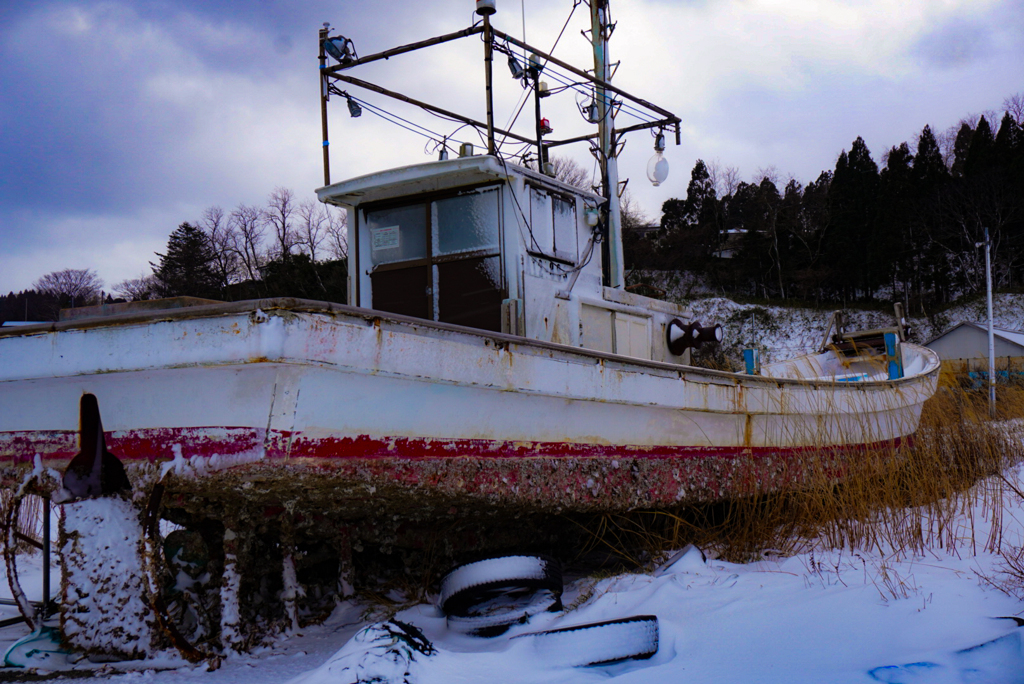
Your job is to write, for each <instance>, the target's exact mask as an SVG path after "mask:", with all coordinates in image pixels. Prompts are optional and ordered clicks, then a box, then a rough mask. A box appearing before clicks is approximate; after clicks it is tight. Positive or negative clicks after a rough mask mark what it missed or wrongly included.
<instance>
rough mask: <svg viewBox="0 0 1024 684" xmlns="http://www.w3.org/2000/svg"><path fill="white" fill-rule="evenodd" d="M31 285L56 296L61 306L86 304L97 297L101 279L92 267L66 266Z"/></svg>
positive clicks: (37, 289) (92, 301) (93, 301)
mask: <svg viewBox="0 0 1024 684" xmlns="http://www.w3.org/2000/svg"><path fill="white" fill-rule="evenodd" d="M32 287H33V288H34V289H35V290H36V291H38V292H42V293H44V294H48V295H50V296H51V297H54V298H56V299H57V300H58V302H59V303H60V305H61V306H64V305H65V304H68V305H70V306H72V307H74V306H86V305H89V304H93V303H95V301H96V300H97V299H98V298H99V296H100V288H102V287H103V281H102V280H101V279H100V277H99V276H98V275H96V272H95V271H93V270H92V269H87V268H83V269H75V268H66V269H64V270H63V271H54V272H53V273H47V274H46V275H44V276H43V277H42V278H40V279H39V280H37V281H36V282H35V284H34V285H33V286H32Z"/></svg>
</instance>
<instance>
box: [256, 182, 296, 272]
mask: <svg viewBox="0 0 1024 684" xmlns="http://www.w3.org/2000/svg"><path fill="white" fill-rule="evenodd" d="M294 216H295V193H293V192H292V191H291V190H289V189H288V188H282V187H277V188H274V191H273V192H272V193H270V197H269V198H267V208H266V211H264V213H263V218H264V221H266V224H267V225H268V226H269V227H270V229H271V230H272V231H273V232H274V236H275V237H276V238H277V249H276V250H275V251H276V252H277V256H279V257H281V258H286V257H287V256H288V255H289V254H291V253H292V247H293V246H294V245H295V232H294V228H293V226H292V219H293V218H294Z"/></svg>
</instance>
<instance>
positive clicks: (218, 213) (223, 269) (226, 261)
mask: <svg viewBox="0 0 1024 684" xmlns="http://www.w3.org/2000/svg"><path fill="white" fill-rule="evenodd" d="M198 225H199V227H200V228H201V229H202V231H203V232H204V233H206V237H207V238H208V239H209V241H210V246H211V247H212V248H213V254H214V257H213V263H212V266H213V269H214V271H216V273H217V279H218V280H219V281H220V287H221V288H224V287H227V286H228V285H230V284H231V283H235V282H238V276H239V274H240V273H241V272H242V260H241V257H240V255H239V252H238V249H237V243H238V235H237V233H235V232H234V231H233V230H232V226H231V221H230V220H229V219H228V217H226V216H225V215H224V210H223V209H221V208H220V207H210V208H209V209H207V210H206V211H204V212H203V217H202V219H200V220H199V223H198Z"/></svg>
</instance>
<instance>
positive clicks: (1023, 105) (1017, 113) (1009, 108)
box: [1003, 93, 1024, 126]
mask: <svg viewBox="0 0 1024 684" xmlns="http://www.w3.org/2000/svg"><path fill="white" fill-rule="evenodd" d="M1003 109H1005V110H1006V112H1007V113H1008V114H1009V115H1010V116H1011V117H1013V120H1014V121H1016V122H1017V124H1018V125H1019V126H1024V93H1015V94H1013V95H1010V97H1008V98H1006V99H1005V100H1003Z"/></svg>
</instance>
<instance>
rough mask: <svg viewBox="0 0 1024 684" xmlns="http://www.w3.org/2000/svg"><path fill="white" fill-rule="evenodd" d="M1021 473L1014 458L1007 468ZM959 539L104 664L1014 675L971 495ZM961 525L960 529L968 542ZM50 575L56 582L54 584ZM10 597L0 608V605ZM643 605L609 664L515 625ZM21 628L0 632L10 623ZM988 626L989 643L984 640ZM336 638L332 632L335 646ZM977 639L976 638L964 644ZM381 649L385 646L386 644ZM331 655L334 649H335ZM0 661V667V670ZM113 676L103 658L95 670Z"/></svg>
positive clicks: (1008, 530) (494, 672)
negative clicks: (916, 551)
mask: <svg viewBox="0 0 1024 684" xmlns="http://www.w3.org/2000/svg"><path fill="white" fill-rule="evenodd" d="M1009 475H1010V477H1011V478H1012V479H1015V480H1016V481H1017V482H1020V481H1022V480H1024V469H1018V470H1017V471H1015V472H1012V473H1010V474H1009ZM961 525H962V533H961V537H962V539H963V542H962V543H961V545H960V546H959V547H958V548H956V549H944V550H933V551H932V552H930V553H929V554H928V555H927V556H925V557H915V558H899V557H895V556H891V555H889V556H887V555H886V554H883V553H880V552H877V551H874V552H867V551H863V550H860V551H857V550H854V551H851V550H844V551H823V550H820V549H819V550H816V551H814V552H810V551H808V552H807V553H802V554H799V555H795V556H792V557H789V558H769V559H766V560H760V561H757V562H752V563H748V564H736V563H727V562H724V561H721V560H714V559H712V560H708V561H707V562H704V561H703V560H702V559H701V557H700V554H699V553H693V552H691V553H688V554H685V555H683V556H682V557H681V558H678V559H676V561H675V562H674V563H672V564H671V565H668V566H667V567H664V566H663V567H662V568H660V569H659V570H657V571H654V572H650V573H647V574H624V575H619V576H616V577H610V578H604V579H594V578H581V579H577V580H575V581H573V582H571V583H569V584H568V585H567V587H566V594H565V596H564V603H565V605H566V606H574V607H573V608H571V609H569V610H566V611H563V612H558V613H542V614H540V615H537V616H535V617H533V618H532V619H531V622H530V624H528V625H521V626H517V627H515V628H513V630H512V631H510V632H508V633H506V634H505V635H502V636H498V637H494V638H481V637H471V636H466V635H463V634H459V633H457V632H455V631H452V630H449V629H448V628H447V627H446V624H445V619H444V617H443V615H442V614H441V612H440V611H439V610H438V609H437V608H435V607H434V606H433V605H429V604H423V605H418V606H415V607H413V608H411V609H408V610H405V611H402V612H400V613H399V614H397V615H396V616H395V618H396V619H397V620H400V621H402V622H404V623H407V624H410V625H413V626H415V627H417V628H418V629H420V630H422V632H423V634H424V636H425V637H426V639H427V640H429V642H431V644H432V645H433V648H434V649H436V653H435V654H433V655H430V656H425V655H422V654H420V653H417V652H409V653H407V655H411V656H412V658H411V662H409V660H410V659H408V658H406V659H405V660H401V662H399V663H397V664H396V663H394V662H391V663H390V664H389V663H388V662H385V661H382V659H381V654H382V653H383V654H384V655H385V656H387V654H386V653H384V652H385V651H387V650H388V649H387V648H385V647H386V646H388V645H389V643H382V642H381V641H379V640H378V641H376V642H375V641H373V638H374V637H375V636H379V634H378V633H375V632H373V631H370V632H366V633H363V634H362V636H361V637H360V638H359V639H357V640H353V641H351V642H350V640H351V639H352V637H353V636H355V635H357V634H358V633H359V632H360V630H361V629H363V628H364V627H366V626H367V625H368V624H369V622H368V621H367V620H365V619H364V608H362V607H360V606H356V605H353V604H346V605H344V606H342V607H341V608H339V609H338V610H337V611H336V612H335V614H334V615H333V616H332V617H331V618H330V619H329V620H328V621H327V622H326V623H325V624H323V625H319V626H315V627H308V628H306V629H304V630H302V633H301V635H297V636H292V637H290V638H286V639H285V638H282V639H281V640H280V641H279V642H278V643H276V644H275V645H273V646H272V647H268V648H264V649H262V650H260V651H258V652H256V653H253V654H251V655H248V656H234V657H231V658H229V659H227V661H226V662H225V663H224V664H223V665H222V666H221V668H220V669H218V670H216V671H213V672H207V671H206V669H205V667H193V666H186V667H180V666H177V667H176V668H175V669H170V670H161V671H157V670H154V669H146V668H147V667H150V668H153V667H158V666H164V667H165V666H167V665H168V663H166V662H164V663H159V662H153V663H148V664H145V663H139V664H138V665H139V667H140V669H138V670H135V671H131V672H128V673H124V674H119V675H118V678H119V679H122V680H124V681H130V682H153V683H155V684H182V683H186V682H189V683H196V684H198V683H201V684H236V683H237V684H265V683H266V684H269V683H272V682H273V683H275V684H276V683H279V682H286V681H289V680H292V679H293V678H294V682H295V684H343V683H348V682H352V681H355V680H354V677H353V676H352V672H353V671H355V670H354V669H353V668H354V667H356V668H358V667H361V668H362V672H363V674H364V676H367V677H368V676H370V675H371V674H373V673H375V672H376V673H378V674H381V675H385V674H388V673H390V674H395V675H398V676H399V678H398V679H393V680H392V679H383V680H378V681H396V682H397V681H403V679H404V678H403V677H401V675H403V673H404V671H405V670H408V671H409V673H410V674H409V676H408V681H409V682H420V683H422V684H433V683H438V684H441V683H445V684H450V683H454V682H521V683H531V682H536V683H538V684H539V683H542V682H543V683H546V682H566V683H569V684H584V683H587V682H598V681H605V680H607V679H608V678H609V677H614V680H615V681H616V682H621V683H622V684H627V683H629V682H643V683H645V684H648V683H650V682H688V681H694V682H698V681H699V682H707V681H716V682H740V681H743V682H754V681H757V682H786V683H796V682H815V683H820V682H874V681H883V682H908V683H910V682H920V683H932V684H939V683H944V682H960V681H964V682H966V681H970V682H986V681H990V682H1012V681H1020V682H1024V657H1022V654H1021V652H1022V648H1021V633H1024V628H1017V627H1016V624H1015V623H1014V622H1013V621H1011V620H1006V619H998V618H1000V617H1003V616H1013V615H1021V614H1024V604H1022V603H1021V602H1019V601H1018V600H1016V599H1014V598H1012V597H1011V596H1009V595H1007V594H1005V593H1003V592H1001V591H999V590H998V589H996V588H994V587H993V586H992V582H999V581H1000V578H1001V577H1002V575H1001V574H1000V570H999V567H1000V565H1001V563H1002V562H1003V561H1002V558H1001V557H1000V556H999V555H998V554H995V553H991V552H988V551H985V550H984V549H983V548H982V546H983V545H984V542H985V540H987V539H988V536H989V531H990V526H991V523H990V522H988V521H986V520H985V517H984V513H983V511H982V510H981V508H980V507H979V508H977V509H974V510H970V511H966V512H965V514H964V515H963V517H962V520H961ZM972 538H973V540H975V542H976V544H975V543H972V541H971V540H972ZM1003 543H1004V549H1005V548H1010V547H1012V546H1018V547H1019V546H1020V545H1021V544H1022V543H1024V502H1021V501H1020V500H1019V499H1018V498H1017V497H1016V496H1014V495H1012V494H1009V493H1007V498H1006V506H1005V508H1004V510H1003ZM19 572H20V574H21V575H22V577H23V582H24V584H25V586H26V590H27V591H28V592H29V593H30V594H33V592H38V590H39V589H38V587H39V585H40V582H39V575H40V574H41V567H40V560H39V556H38V555H36V556H33V557H27V558H25V559H24V560H23V562H22V563H21V566H20V571H19ZM55 586H57V585H56V583H55ZM13 610H14V609H13V608H6V607H5V608H4V611H5V614H11V613H12V611H13ZM645 614H651V615H656V616H657V617H658V620H659V624H660V633H661V640H660V649H659V651H658V653H657V654H656V655H655V656H654V657H653V658H651V659H650V660H646V661H636V662H627V663H622V664H618V665H612V666H599V667H589V668H571V667H565V666H560V665H558V664H557V662H556V660H557V659H556V658H554V657H553V656H552V654H550V653H549V654H546V655H545V654H544V653H543V652H542V651H541V650H539V648H538V647H537V644H536V643H534V642H533V641H532V640H531V639H530V638H515V639H513V638H510V637H512V636H515V635H517V634H522V633H524V632H532V631H537V630H544V629H554V628H559V627H565V626H569V625H577V624H583V623H591V622H595V621H600V620H610V619H615V618H623V617H628V616H633V615H645ZM25 632H26V630H25V629H24V628H23V627H22V626H20V625H19V626H15V627H7V628H4V629H2V630H0V646H4V647H6V645H7V644H9V643H11V642H12V641H13V640H15V639H17V638H19V637H21V636H22V635H24V634H25ZM1000 638H1002V640H1001V641H994V642H993V640H998V639H1000ZM346 643H348V646H347V647H346ZM982 644H988V645H987V646H985V647H983V648H980V649H978V648H974V649H973V650H970V649H972V647H976V646H979V645H982ZM389 652H391V653H392V654H393V652H394V649H391V650H390V651H389ZM335 654H337V655H335ZM9 672H10V670H7V671H3V670H0V677H2V675H6V674H8V673H9ZM109 675H110V676H113V671H110V672H109Z"/></svg>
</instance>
